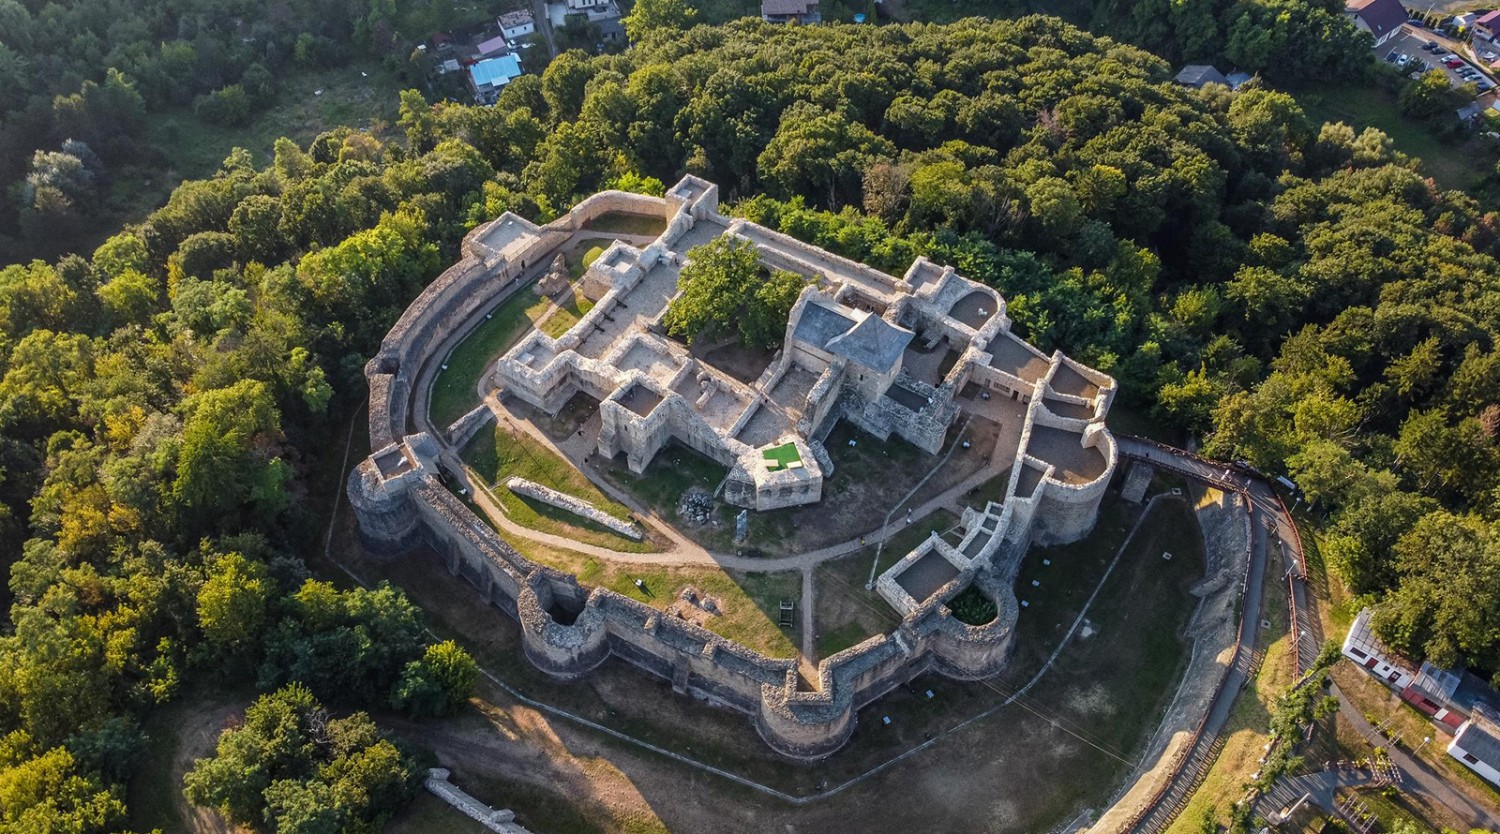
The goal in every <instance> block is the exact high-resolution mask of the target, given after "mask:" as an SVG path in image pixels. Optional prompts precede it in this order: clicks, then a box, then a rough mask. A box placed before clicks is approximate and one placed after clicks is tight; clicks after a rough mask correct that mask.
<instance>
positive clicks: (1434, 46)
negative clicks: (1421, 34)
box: [1422, 41, 1442, 52]
mask: <svg viewBox="0 0 1500 834" xmlns="http://www.w3.org/2000/svg"><path fill="white" fill-rule="evenodd" d="M1422 48H1423V49H1425V50H1427V51H1428V52H1439V51H1441V50H1442V47H1440V46H1438V43H1437V41H1428V42H1427V43H1424V44H1422Z"/></svg>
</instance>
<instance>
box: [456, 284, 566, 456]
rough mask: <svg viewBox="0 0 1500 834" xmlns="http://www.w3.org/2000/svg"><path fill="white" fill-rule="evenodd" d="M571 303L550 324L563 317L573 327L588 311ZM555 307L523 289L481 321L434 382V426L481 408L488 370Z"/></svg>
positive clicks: (461, 343)
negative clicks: (481, 384) (481, 390)
mask: <svg viewBox="0 0 1500 834" xmlns="http://www.w3.org/2000/svg"><path fill="white" fill-rule="evenodd" d="M569 304H572V305H574V306H572V307H571V308H569V307H567V306H565V307H562V308H559V309H558V312H557V314H556V315H553V316H552V318H549V319H548V320H547V322H548V324H549V325H550V324H551V323H552V320H553V319H557V318H559V316H563V317H565V318H564V320H566V317H571V318H572V322H569V323H568V325H567V326H568V327H571V326H572V323H573V322H576V321H578V317H579V316H581V315H583V314H584V313H585V312H588V309H587V308H580V307H578V306H576V302H572V301H570V302H569ZM552 307H553V304H552V301H551V300H550V299H547V298H538V297H537V296H536V295H535V294H534V293H532V292H531V291H530V290H529V289H524V288H523V289H521V290H519V291H517V292H516V294H515V295H513V296H511V297H510V299H508V300H507V301H506V302H505V303H504V304H501V305H500V306H499V307H497V308H495V311H494V313H493V314H491V316H490V317H489V318H488V319H484V320H481V321H480V322H479V326H477V327H475V328H474V330H473V331H472V332H470V333H469V335H468V336H466V337H465V338H464V340H463V341H462V342H459V343H458V347H456V348H454V349H453V352H452V353H450V354H448V363H447V364H448V370H446V371H443V372H441V373H440V374H438V378H437V380H436V381H434V382H433V383H432V399H431V400H430V401H429V402H428V406H427V409H428V414H429V416H430V417H431V419H432V424H433V425H434V426H438V427H441V428H446V427H447V426H448V425H449V424H451V423H452V422H453V421H454V420H457V419H458V418H460V417H462V416H464V415H465V414H467V413H468V412H469V411H470V409H472V408H474V406H476V405H479V393H478V387H479V378H480V377H482V376H484V372H485V369H486V368H487V367H488V366H489V364H490V363H491V362H493V361H495V360H496V359H497V358H499V357H500V354H502V353H504V352H505V351H507V350H509V349H510V347H511V346H512V345H514V344H515V343H516V342H518V341H520V340H521V337H522V336H524V335H526V331H528V330H530V329H531V328H532V327H533V326H534V325H535V324H536V323H537V322H538V321H540V320H541V319H542V317H543V316H545V315H547V311H548V310H550V309H552ZM544 329H545V328H544ZM566 329H567V328H566V327H564V328H563V330H564V331H565V330H566ZM559 332H563V331H559Z"/></svg>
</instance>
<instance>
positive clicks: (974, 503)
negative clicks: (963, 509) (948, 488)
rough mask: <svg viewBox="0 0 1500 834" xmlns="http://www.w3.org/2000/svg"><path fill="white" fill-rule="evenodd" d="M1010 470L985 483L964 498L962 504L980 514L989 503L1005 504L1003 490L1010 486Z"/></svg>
mask: <svg viewBox="0 0 1500 834" xmlns="http://www.w3.org/2000/svg"><path fill="white" fill-rule="evenodd" d="M1010 473H1011V470H1010V469H1006V470H1005V471H1004V472H1001V473H1000V474H999V475H996V476H995V477H993V478H991V479H989V480H988V481H985V482H984V483H982V484H980V485H979V488H978V489H976V490H974V491H973V492H971V493H969V494H968V495H966V496H964V503H965V504H967V505H968V506H970V507H973V508H974V509H976V510H979V511H981V512H983V511H984V508H985V507H986V506H988V505H989V503H990V502H991V501H993V502H995V503H996V504H1003V503H1004V502H1005V489H1006V487H1009V486H1010Z"/></svg>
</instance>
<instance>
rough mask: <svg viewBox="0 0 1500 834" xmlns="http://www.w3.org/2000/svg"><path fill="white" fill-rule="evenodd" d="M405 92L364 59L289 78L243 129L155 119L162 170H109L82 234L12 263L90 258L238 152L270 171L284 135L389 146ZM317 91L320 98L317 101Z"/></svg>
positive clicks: (34, 247) (183, 110) (181, 118)
mask: <svg viewBox="0 0 1500 834" xmlns="http://www.w3.org/2000/svg"><path fill="white" fill-rule="evenodd" d="M361 72H363V73H365V75H363V76H362V75H360V73H361ZM403 86H405V85H403V84H402V83H401V81H400V80H399V79H398V78H397V77H396V76H395V74H394V73H392V72H390V71H389V70H387V69H385V67H384V65H383V64H382V63H381V62H380V61H378V60H374V59H361V60H354V61H351V62H349V63H348V64H347V65H345V66H343V67H338V68H335V69H326V70H317V71H305V70H298V71H295V72H289V73H287V74H286V75H285V76H284V77H283V78H282V90H281V92H280V93H279V94H278V95H277V97H276V101H275V103H274V104H273V105H272V106H271V107H269V108H268V109H266V110H264V111H261V112H259V113H256V114H255V115H254V116H253V117H252V118H251V121H250V123H249V124H248V125H245V126H242V127H226V126H220V125H211V124H208V123H206V122H204V121H202V120H200V119H199V118H198V117H197V116H195V115H193V110H192V107H190V106H188V107H180V108H176V109H172V110H167V111H164V112H159V113H152V114H151V115H150V118H148V119H147V121H146V127H145V129H144V132H143V135H142V138H141V142H142V144H143V145H148V146H154V147H155V148H156V149H158V150H159V151H160V154H161V156H160V158H161V159H163V160H164V165H161V166H158V165H155V164H141V165H122V166H120V167H119V168H117V169H116V170H112V171H111V172H110V181H109V190H108V192H107V193H105V194H103V195H102V199H101V201H100V205H99V206H98V207H97V213H96V214H95V215H93V216H91V217H90V218H89V219H88V220H87V222H85V223H83V224H81V226H80V228H79V230H78V232H77V234H74V235H69V236H67V237H66V238H63V239H51V240H41V241H35V242H32V243H29V244H28V245H27V247H26V250H25V251H20V250H19V247H18V251H16V252H13V253H10V254H11V256H12V259H13V260H16V261H18V262H21V261H24V260H27V259H29V258H31V257H45V258H47V259H48V260H50V259H52V258H53V257H55V256H57V255H61V254H63V253H65V252H79V253H83V254H85V255H86V254H88V253H89V252H92V251H93V250H94V249H95V248H96V247H97V246H98V245H99V244H100V243H103V242H104V239H105V238H107V237H109V235H111V234H113V233H114V232H116V231H118V230H119V229H120V227H122V226H125V225H128V224H131V223H139V222H140V221H142V220H144V219H145V218H146V215H147V214H150V213H151V212H153V211H155V210H156V209H158V208H160V207H161V206H163V205H165V204H166V202H167V198H168V197H169V196H171V194H172V190H173V189H174V188H176V187H177V186H178V184H179V183H181V182H182V181H183V180H187V179H204V178H207V177H210V176H212V175H213V174H214V172H215V171H217V170H218V169H219V166H220V165H221V164H222V163H223V162H224V158H225V157H227V156H229V152H230V151H231V150H233V149H234V148H237V147H239V148H245V149H246V150H248V151H250V153H251V155H252V156H253V157H254V159H255V164H256V165H265V164H266V163H268V162H270V160H271V152H272V145H273V144H274V143H275V141H276V140H277V139H279V138H280V137H282V136H287V137H290V138H291V139H293V140H295V141H296V142H297V144H298V145H300V146H302V147H304V148H305V147H306V146H307V144H308V143H309V142H311V141H312V139H313V138H314V137H316V136H317V135H318V134H320V133H323V132H324V131H328V130H332V129H333V128H335V127H339V126H340V125H348V126H350V127H353V128H356V129H360V130H364V131H366V132H369V133H372V134H373V135H374V136H375V137H376V138H377V139H380V140H381V141H388V140H390V139H392V138H394V137H396V136H398V135H399V130H397V129H396V127H395V125H396V115H397V108H398V105H399V101H398V98H397V96H398V95H399V93H400V91H401V89H402V87H403ZM320 89H321V90H322V91H323V95H321V96H314V95H313V92H314V91H315V90H320ZM7 231H9V230H7Z"/></svg>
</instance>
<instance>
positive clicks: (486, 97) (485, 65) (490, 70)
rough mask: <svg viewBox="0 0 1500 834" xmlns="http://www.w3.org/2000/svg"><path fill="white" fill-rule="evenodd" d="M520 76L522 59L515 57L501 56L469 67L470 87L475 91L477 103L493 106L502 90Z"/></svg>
mask: <svg viewBox="0 0 1500 834" xmlns="http://www.w3.org/2000/svg"><path fill="white" fill-rule="evenodd" d="M520 76H521V61H520V59H518V58H516V56H515V55H501V56H499V57H496V58H486V59H485V60H483V61H480V62H478V63H476V64H474V65H473V66H471V67H469V86H470V87H471V88H472V89H473V90H474V100H475V101H478V102H481V103H483V104H493V103H494V102H495V99H497V98H499V96H500V88H501V87H504V86H505V85H506V84H509V83H510V82H511V80H512V79H515V78H519V77H520Z"/></svg>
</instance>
